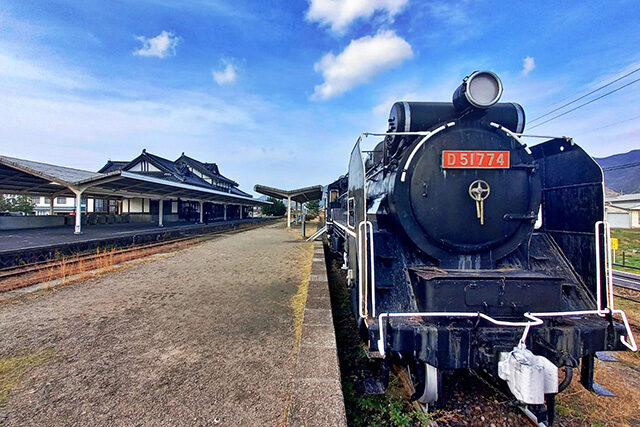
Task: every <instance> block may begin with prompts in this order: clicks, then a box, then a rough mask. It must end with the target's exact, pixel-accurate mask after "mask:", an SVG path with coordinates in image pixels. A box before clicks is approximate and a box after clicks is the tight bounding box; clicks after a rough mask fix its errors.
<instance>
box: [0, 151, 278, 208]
mask: <svg viewBox="0 0 640 427" xmlns="http://www.w3.org/2000/svg"><path fill="white" fill-rule="evenodd" d="M74 191H82V193H83V195H86V196H93V197H109V198H131V197H147V198H165V197H166V198H168V197H173V198H183V199H193V200H203V201H211V202H225V203H234V204H240V205H249V206H257V205H268V204H269V202H264V201H261V200H257V199H254V198H252V197H250V196H243V195H237V194H231V193H226V192H223V191H218V190H214V189H210V188H206V187H201V186H197V185H193V184H187V183H183V182H176V181H169V180H166V179H162V178H161V177H155V176H148V175H143V174H140V173H136V172H130V171H122V170H115V171H112V172H109V173H96V172H91V171H86V170H82V169H74V168H67V167H64V166H57V165H50V164H47V163H40V162H34V161H31V160H24V159H17V158H13V157H6V156H0V193H8V194H27V195H44V196H53V195H55V196H58V195H60V196H61V195H71V196H73V195H74V194H75V193H74Z"/></svg>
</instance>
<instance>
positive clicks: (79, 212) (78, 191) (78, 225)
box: [70, 188, 85, 234]
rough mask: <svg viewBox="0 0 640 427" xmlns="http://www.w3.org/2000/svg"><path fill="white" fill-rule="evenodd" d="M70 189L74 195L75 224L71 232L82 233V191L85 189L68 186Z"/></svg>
mask: <svg viewBox="0 0 640 427" xmlns="http://www.w3.org/2000/svg"><path fill="white" fill-rule="evenodd" d="M70 190H71V191H73V194H75V195H76V226H75V227H74V230H73V234H82V193H83V192H84V190H85V189H84V188H81V189H75V188H70Z"/></svg>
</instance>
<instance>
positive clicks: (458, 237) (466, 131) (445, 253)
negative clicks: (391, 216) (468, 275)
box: [392, 121, 541, 268]
mask: <svg viewBox="0 0 640 427" xmlns="http://www.w3.org/2000/svg"><path fill="white" fill-rule="evenodd" d="M400 165H401V168H402V169H401V171H402V172H401V173H399V174H398V177H397V179H396V183H395V186H394V193H395V194H394V196H393V198H392V203H395V204H396V205H397V206H402V204H405V206H406V205H408V206H410V208H411V209H410V210H409V212H408V213H409V214H408V215H407V212H406V210H405V213H404V215H401V216H400V218H399V221H400V223H401V224H402V225H403V227H404V229H405V231H406V233H407V236H409V238H410V239H412V240H413V241H414V243H416V244H417V245H418V247H420V249H422V250H423V251H424V252H425V253H427V254H428V255H430V256H432V257H434V258H436V259H438V260H440V266H441V267H444V268H492V265H491V264H492V263H493V262H494V261H495V260H497V259H499V258H501V257H504V256H505V255H508V254H509V253H511V252H512V251H514V250H515V249H516V248H517V247H518V245H519V244H520V243H521V242H523V241H527V239H526V235H527V234H528V233H531V231H532V230H533V225H534V222H535V218H536V217H537V213H538V209H539V206H540V186H541V184H540V178H539V176H538V174H537V173H536V171H535V167H534V164H533V157H532V156H531V154H529V153H528V152H527V150H526V149H525V148H524V146H523V145H522V144H520V143H519V142H518V140H517V139H516V138H514V137H513V136H511V135H510V134H508V133H507V132H505V131H504V130H502V129H499V128H496V127H494V126H490V125H489V124H482V123H478V122H464V121H459V122H452V123H449V125H448V126H447V127H446V128H444V129H442V128H441V129H440V130H436V131H434V132H432V133H431V135H430V136H427V137H425V138H422V139H419V140H417V141H416V142H415V143H414V144H413V146H411V147H409V149H407V150H406V154H405V156H404V158H403V159H402V160H401V161H400ZM470 259H472V260H473V261H472V262H471V263H470V262H469V260H470Z"/></svg>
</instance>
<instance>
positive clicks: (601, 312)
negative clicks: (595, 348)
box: [378, 221, 638, 357]
mask: <svg viewBox="0 0 640 427" xmlns="http://www.w3.org/2000/svg"><path fill="white" fill-rule="evenodd" d="M601 224H602V225H603V227H604V230H603V231H604V233H605V244H604V246H605V247H604V248H603V249H604V250H605V251H606V256H605V262H606V263H607V264H605V286H606V298H607V307H605V308H603V309H601V308H600V306H601V302H602V295H601V283H602V282H601V277H600V265H601V264H600V225H601ZM610 233H611V231H610V228H609V224H607V222H606V221H597V222H596V224H595V240H596V271H597V273H596V283H597V290H596V299H597V307H596V308H597V309H596V310H581V311H558V312H542V313H529V312H527V313H524V314H523V317H525V318H526V319H529V320H527V321H506V320H499V319H494V318H493V317H491V316H489V315H487V314H484V313H480V312H475V313H473V312H446V311H437V312H418V313H408V312H407V313H381V314H380V315H379V316H378V333H379V338H378V352H379V353H380V354H381V355H382V357H384V356H385V352H386V349H385V335H386V333H385V330H384V323H383V319H384V318H388V319H390V318H401V317H457V318H467V319H473V318H475V319H485V320H487V321H489V322H491V323H493V324H495V325H498V326H513V327H524V331H523V333H522V337H521V338H520V341H519V345H522V346H523V345H524V342H525V340H526V338H527V335H528V333H529V330H530V329H531V327H533V326H540V325H542V324H543V323H544V321H543V320H542V319H541V318H542V317H571V316H588V315H598V316H600V317H603V316H606V315H607V314H611V315H615V314H618V315H620V317H621V318H622V322H623V324H624V327H625V330H626V333H627V335H626V337H625V336H621V337H620V342H622V344H623V345H624V346H625V347H627V348H628V349H629V350H631V351H637V350H638V345H637V343H636V340H635V338H634V336H633V331H632V330H631V326H630V325H629V321H628V319H627V315H626V314H625V312H624V311H623V310H619V309H615V308H614V303H613V299H614V295H613V276H612V270H613V269H612V268H611V265H612V262H611V260H612V256H611V255H612V254H611V247H610V245H609V242H608V241H607V240H608V239H609V238H610V235H611V234H610Z"/></svg>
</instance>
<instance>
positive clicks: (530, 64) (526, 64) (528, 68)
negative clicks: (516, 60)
mask: <svg viewBox="0 0 640 427" xmlns="http://www.w3.org/2000/svg"><path fill="white" fill-rule="evenodd" d="M534 68H536V60H535V59H534V58H533V56H527V57H526V58H524V59H523V60H522V75H523V76H525V77H527V76H528V75H529V73H530V72H532V71H533V69H534Z"/></svg>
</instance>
